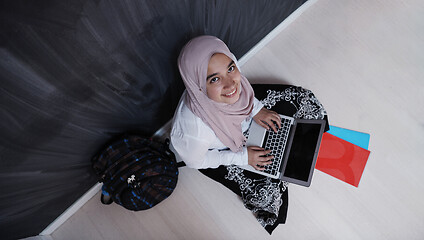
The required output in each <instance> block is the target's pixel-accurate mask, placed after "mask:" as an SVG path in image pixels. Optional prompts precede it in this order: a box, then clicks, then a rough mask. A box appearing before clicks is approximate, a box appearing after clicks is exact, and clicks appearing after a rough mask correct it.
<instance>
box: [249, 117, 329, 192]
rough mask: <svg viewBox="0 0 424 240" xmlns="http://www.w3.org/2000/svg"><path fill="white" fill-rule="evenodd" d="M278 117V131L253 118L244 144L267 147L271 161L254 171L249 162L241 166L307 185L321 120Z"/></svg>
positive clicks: (309, 179) (316, 154) (315, 152)
mask: <svg viewBox="0 0 424 240" xmlns="http://www.w3.org/2000/svg"><path fill="white" fill-rule="evenodd" d="M280 116H281V128H279V129H278V133H275V132H274V131H273V130H272V129H270V130H266V129H265V128H263V127H262V126H260V125H259V124H257V123H256V122H255V121H252V125H251V126H250V129H249V136H248V139H247V144H246V145H247V146H248V147H249V146H259V147H262V148H265V149H271V153H270V155H273V156H274V159H273V160H272V164H270V165H267V166H266V167H265V170H263V171H258V170H256V169H254V168H253V167H252V166H250V165H245V166H241V168H243V169H246V170H249V171H252V172H255V173H258V174H261V175H264V176H268V177H271V178H275V179H281V180H283V181H287V182H291V183H295V184H298V185H302V186H306V187H309V186H310V185H311V181H312V175H313V172H314V168H315V163H316V160H317V157H318V151H319V146H320V143H321V138H322V134H323V132H324V128H325V124H326V121H325V120H308V119H294V118H292V117H289V116H284V115H280Z"/></svg>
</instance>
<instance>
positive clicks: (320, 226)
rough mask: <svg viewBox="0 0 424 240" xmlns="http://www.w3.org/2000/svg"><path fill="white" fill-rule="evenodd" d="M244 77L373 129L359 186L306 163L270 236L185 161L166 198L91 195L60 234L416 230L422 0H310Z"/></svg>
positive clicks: (423, 150) (338, 234)
mask: <svg viewBox="0 0 424 240" xmlns="http://www.w3.org/2000/svg"><path fill="white" fill-rule="evenodd" d="M242 70H243V71H244V74H245V75H246V76H247V77H248V79H249V80H251V82H253V83H290V84H294V85H301V86H303V87H305V88H308V89H311V90H313V92H314V93H315V95H316V96H317V97H318V98H319V99H320V100H321V102H322V103H323V104H324V106H325V107H326V109H327V112H328V115H329V119H330V123H331V125H335V126H340V127H344V128H349V129H352V130H357V131H362V132H367V133H370V134H371V141H370V150H371V155H370V158H369V160H368V164H367V166H366V168H365V171H364V174H363V177H362V180H361V183H360V184H359V187H358V188H355V187H353V186H351V185H348V184H346V183H344V182H342V181H339V180H337V179H335V178H333V177H331V176H329V175H326V174H324V173H322V172H320V171H317V170H316V171H315V173H314V179H313V182H312V186H311V187H310V188H304V187H300V186H295V185H290V187H289V212H288V219H287V223H286V224H285V225H280V226H279V227H277V229H276V230H275V231H274V233H273V235H272V236H269V235H268V233H267V232H265V230H263V229H262V227H261V226H260V225H259V223H257V222H256V220H255V218H254V217H253V216H252V215H251V213H250V212H249V211H248V210H246V209H245V208H244V207H243V205H242V203H241V201H240V200H239V199H238V197H237V196H235V195H234V194H233V193H232V192H230V191H229V190H227V189H225V188H223V187H222V186H220V185H218V184H217V183H215V182H213V181H212V180H210V179H208V178H206V177H204V176H203V175H201V174H200V173H199V172H198V171H196V170H194V169H188V168H183V169H181V175H180V178H179V182H178V186H177V188H176V190H175V191H174V193H173V194H172V195H171V197H170V198H168V199H167V200H165V201H164V202H162V203H161V204H160V205H158V206H156V207H155V208H153V209H150V210H147V211H143V212H129V211H126V210H124V209H123V208H121V207H119V206H117V205H111V206H104V205H102V204H101V203H100V201H99V195H96V196H95V197H94V198H93V199H91V200H90V201H88V203H87V204H85V205H84V206H83V207H82V208H81V209H80V210H79V211H78V212H77V213H76V214H75V215H73V216H72V217H71V218H70V219H69V220H68V221H67V222H65V223H64V224H63V225H62V226H61V227H60V228H59V229H58V230H56V231H55V232H54V233H53V234H52V235H51V238H52V239H54V240H59V239H66V240H68V239H292V240H293V239H302V240H303V239H326V240H327V239H373V240H374V239H424V204H423V203H424V187H423V184H422V181H423V177H422V176H423V173H424V157H423V156H424V120H423V119H424V2H423V1H422V0H410V1H407V0H398V1H396V0H384V1H383V0H380V1H378V0H374V1H370V0H344V1H339V0H318V1H317V2H316V3H315V4H314V5H312V6H311V7H309V8H308V9H307V10H306V11H305V12H304V13H303V14H302V15H301V16H300V17H298V18H297V19H296V20H295V21H294V22H293V23H291V24H290V25H289V26H288V27H287V28H286V29H284V30H283V31H282V32H281V33H280V34H279V35H278V36H277V37H276V38H275V39H273V40H272V41H271V42H270V43H269V44H268V45H267V46H266V47H264V48H263V49H262V50H260V51H259V52H257V53H256V54H255V55H254V56H253V57H252V58H250V59H249V60H248V61H247V62H246V63H245V64H244V66H243V67H242Z"/></svg>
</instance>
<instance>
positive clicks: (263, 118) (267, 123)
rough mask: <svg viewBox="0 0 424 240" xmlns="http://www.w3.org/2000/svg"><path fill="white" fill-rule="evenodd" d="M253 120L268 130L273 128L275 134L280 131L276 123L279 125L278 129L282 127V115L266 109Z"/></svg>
mask: <svg viewBox="0 0 424 240" xmlns="http://www.w3.org/2000/svg"><path fill="white" fill-rule="evenodd" d="M253 120H255V122H256V123H257V124H259V125H261V126H262V127H264V128H266V129H267V130H269V128H270V127H271V128H272V130H274V132H277V131H278V130H277V127H276V126H275V124H274V123H276V124H277V126H278V128H280V127H281V117H280V115H279V114H278V113H276V112H274V111H271V110H268V109H266V108H264V107H263V108H262V109H261V110H260V111H259V112H258V113H257V114H256V115H255V116H254V117H253Z"/></svg>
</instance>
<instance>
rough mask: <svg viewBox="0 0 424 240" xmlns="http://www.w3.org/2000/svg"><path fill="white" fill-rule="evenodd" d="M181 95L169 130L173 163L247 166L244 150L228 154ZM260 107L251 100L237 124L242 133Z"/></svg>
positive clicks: (194, 165) (198, 167)
mask: <svg viewBox="0 0 424 240" xmlns="http://www.w3.org/2000/svg"><path fill="white" fill-rule="evenodd" d="M184 99H185V93H184V94H183V96H182V97H181V100H180V103H179V104H178V107H177V110H176V111H175V115H174V120H173V124H172V130H171V143H170V149H171V150H172V151H173V152H174V153H175V156H176V158H177V161H178V162H179V161H184V162H185V163H186V165H187V167H191V168H197V169H200V168H217V167H219V166H220V165H233V164H234V165H247V164H248V156H247V148H246V147H243V151H240V152H232V151H231V150H230V149H229V148H228V147H227V146H225V145H224V144H223V143H222V142H221V141H220V140H219V139H218V137H217V136H216V135H215V133H214V131H213V130H212V129H211V128H210V127H209V126H208V125H206V123H204V122H203V121H202V119H200V118H199V117H197V116H196V115H194V113H193V112H192V111H191V110H190V109H189V108H188V107H187V105H186V104H185V100H184ZM263 106H264V105H263V104H262V103H261V102H260V101H259V100H258V99H256V98H255V99H254V102H253V110H252V112H251V113H250V115H249V116H248V117H247V118H246V119H245V120H244V121H243V122H242V123H241V129H242V132H245V131H246V130H248V128H249V126H250V123H251V121H252V118H253V116H255V115H256V114H257V113H258V112H259V111H260V110H261V109H262V107H263Z"/></svg>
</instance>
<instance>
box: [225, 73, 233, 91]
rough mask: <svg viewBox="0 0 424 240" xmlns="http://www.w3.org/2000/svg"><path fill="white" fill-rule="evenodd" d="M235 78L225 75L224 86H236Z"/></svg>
mask: <svg viewBox="0 0 424 240" xmlns="http://www.w3.org/2000/svg"><path fill="white" fill-rule="evenodd" d="M234 83H235V81H234V79H233V78H232V77H230V76H226V77H224V88H232V87H233V86H234Z"/></svg>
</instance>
